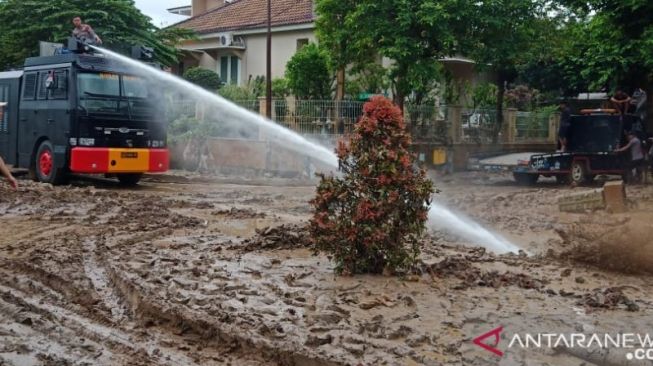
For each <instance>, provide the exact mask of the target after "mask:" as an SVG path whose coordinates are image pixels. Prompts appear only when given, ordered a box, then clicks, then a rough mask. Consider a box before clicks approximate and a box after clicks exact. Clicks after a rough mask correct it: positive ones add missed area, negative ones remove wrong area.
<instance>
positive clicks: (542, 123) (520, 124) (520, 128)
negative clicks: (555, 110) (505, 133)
mask: <svg viewBox="0 0 653 366" xmlns="http://www.w3.org/2000/svg"><path fill="white" fill-rule="evenodd" d="M550 117H551V114H550V113H536V112H517V116H516V122H515V130H516V131H515V140H516V141H540V140H546V139H548V138H549V118H550Z"/></svg>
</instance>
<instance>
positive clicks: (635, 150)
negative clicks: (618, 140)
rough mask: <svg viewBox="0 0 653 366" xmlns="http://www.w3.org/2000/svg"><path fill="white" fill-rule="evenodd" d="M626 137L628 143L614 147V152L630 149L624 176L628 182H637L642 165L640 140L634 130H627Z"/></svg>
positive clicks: (640, 175) (642, 155) (642, 157)
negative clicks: (617, 147)
mask: <svg viewBox="0 0 653 366" xmlns="http://www.w3.org/2000/svg"><path fill="white" fill-rule="evenodd" d="M627 137H628V143H627V144H626V145H625V146H623V147H621V148H619V149H616V150H615V152H624V151H630V160H629V163H628V171H627V174H626V178H627V181H628V183H630V182H639V181H640V180H641V178H642V166H643V164H644V153H643V151H642V142H641V141H640V140H639V139H638V138H637V133H636V132H635V131H629V132H628V134H627ZM633 170H635V176H634V177H633V175H632V174H633Z"/></svg>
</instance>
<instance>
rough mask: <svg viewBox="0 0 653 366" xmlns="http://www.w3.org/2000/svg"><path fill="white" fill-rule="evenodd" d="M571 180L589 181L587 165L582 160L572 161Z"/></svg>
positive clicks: (578, 182)
mask: <svg viewBox="0 0 653 366" xmlns="http://www.w3.org/2000/svg"><path fill="white" fill-rule="evenodd" d="M569 180H570V181H571V183H575V184H584V183H587V181H588V175H587V167H586V164H585V163H584V162H582V161H574V162H573V163H571V172H570V173H569Z"/></svg>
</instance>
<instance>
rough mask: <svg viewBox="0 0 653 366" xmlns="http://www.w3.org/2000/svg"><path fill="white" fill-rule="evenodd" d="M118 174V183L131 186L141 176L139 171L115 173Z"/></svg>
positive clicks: (138, 180) (135, 183)
mask: <svg viewBox="0 0 653 366" xmlns="http://www.w3.org/2000/svg"><path fill="white" fill-rule="evenodd" d="M116 175H117V176H118V181H119V182H120V185H122V186H125V187H133V186H135V185H137V184H138V182H140V180H141V178H142V177H143V174H141V173H124V174H116Z"/></svg>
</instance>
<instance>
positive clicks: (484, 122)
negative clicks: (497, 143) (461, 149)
mask: <svg viewBox="0 0 653 366" xmlns="http://www.w3.org/2000/svg"><path fill="white" fill-rule="evenodd" d="M460 117H461V118H460V119H461V122H462V125H461V129H462V140H463V142H471V143H477V144H483V143H491V142H492V141H493V140H494V138H495V135H496V134H497V133H498V132H497V120H498V117H497V110H496V109H463V110H462V112H461V116H460Z"/></svg>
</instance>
